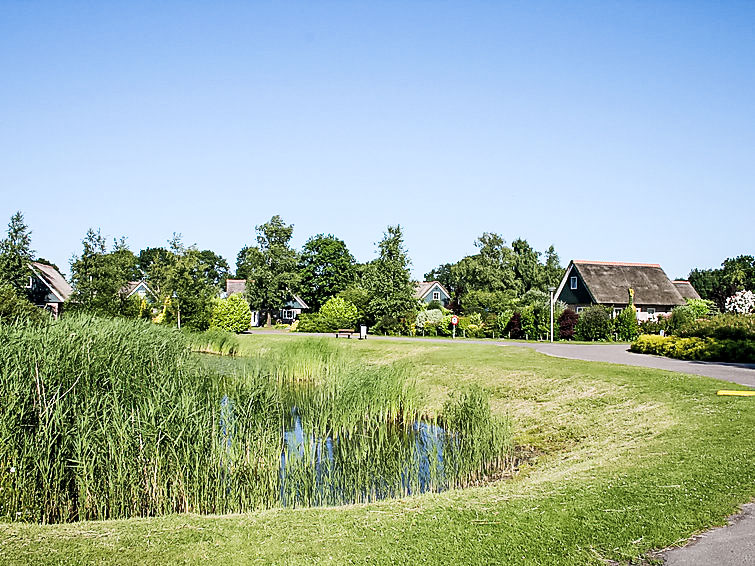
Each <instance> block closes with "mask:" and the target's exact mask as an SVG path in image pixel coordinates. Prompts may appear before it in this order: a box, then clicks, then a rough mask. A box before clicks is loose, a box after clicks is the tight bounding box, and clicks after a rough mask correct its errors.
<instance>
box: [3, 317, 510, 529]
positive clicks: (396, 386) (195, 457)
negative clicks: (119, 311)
mask: <svg viewBox="0 0 755 566" xmlns="http://www.w3.org/2000/svg"><path fill="white" fill-rule="evenodd" d="M189 340H190V339H189V338H187V336H186V335H185V334H183V333H181V332H178V331H176V330H173V329H170V328H164V327H160V326H156V325H150V324H148V323H142V322H138V321H128V320H102V319H94V318H83V317H69V318H63V319H61V320H59V321H57V322H55V323H53V324H49V325H46V326H43V327H39V326H36V327H32V326H28V325H24V324H16V325H11V326H5V325H4V326H0V403H2V406H3V410H2V412H0V515H3V516H6V517H9V518H12V519H20V520H26V521H37V522H60V521H74V520H84V519H106V518H123V517H134V516H151V515H160V514H167V513H173V512H195V513H228V512H243V511H247V510H252V509H259V508H266V507H272V506H278V505H281V504H293V505H313V504H323V503H336V502H343V501H369V500H372V499H375V498H378V497H382V496H386V495H388V496H390V495H395V494H398V493H414V492H417V491H422V490H424V489H422V486H421V484H422V483H423V482H424V483H425V484H426V483H427V482H428V481H430V483H431V484H432V485H430V486H429V488H428V489H444V488H446V487H450V486H458V485H464V484H465V482H466V481H473V480H474V477H475V474H477V473H480V470H483V469H486V467H489V466H491V465H495V466H500V465H505V464H506V463H507V462H510V436H509V437H506V436H505V434H503V433H501V432H500V429H498V428H495V427H493V428H495V431H498V432H491V431H492V430H493V429H492V428H491V426H493V425H492V424H491V423H493V422H494V421H493V420H492V419H490V418H489V409H488V411H487V413H486V412H485V410H484V407H483V408H482V409H480V410H478V409H477V408H475V407H477V405H475V403H477V404H481V406H482V405H484V406H485V407H486V406H487V401H486V400H485V399H483V397H481V396H480V395H477V397H475V398H474V399H472V400H471V401H470V400H469V399H467V400H466V401H464V403H462V404H461V405H459V406H460V407H467V406H468V407H472V408H471V409H469V410H466V412H464V411H462V410H461V409H459V410H456V412H454V411H453V410H452V409H450V408H449V415H450V416H449V417H448V423H447V426H453V427H455V430H457V431H458V433H452V432H448V433H447V434H450V435H456V436H452V437H453V438H455V439H456V440H453V442H452V444H451V446H453V448H451V449H450V450H449V451H448V454H445V453H444V460H443V466H445V468H444V475H443V476H442V477H441V476H440V475H439V473H440V472H439V469H438V470H435V471H431V472H428V473H424V474H423V475H422V476H421V477H420V476H419V475H418V474H416V473H415V472H412V471H407V469H409V468H411V466H410V465H409V464H407V457H406V454H409V458H411V457H412V454H414V451H415V449H416V445H417V443H416V440H412V439H411V435H407V434H404V435H400V434H394V432H395V430H393V429H396V428H400V429H402V430H403V431H405V432H410V431H411V429H412V428H413V427H416V426H417V422H418V420H419V411H418V407H419V403H418V396H417V390H416V387H415V384H414V381H413V379H412V378H411V368H409V367H407V366H403V365H383V366H380V367H365V366H363V365H360V364H358V363H357V362H356V360H354V359H352V358H350V357H349V356H347V355H346V353H345V352H344V351H343V350H342V349H340V347H337V346H334V345H333V344H332V343H329V342H327V341H325V340H305V341H298V340H297V341H296V345H287V346H284V347H282V348H279V349H275V348H273V349H272V350H270V351H268V352H267V353H265V354H261V355H257V356H252V357H250V358H220V357H217V358H216V357H208V358H203V359H200V358H199V357H198V356H196V355H195V354H192V353H191V352H190V342H189ZM465 399H466V398H465ZM465 403H466V404H465ZM292 407H296V412H297V415H298V418H299V419H300V424H301V428H302V431H305V432H303V433H302V434H301V435H300V436H301V441H300V442H299V443H298V446H297V447H296V454H293V453H291V452H290V451H289V453H288V456H287V457H286V454H287V453H286V447H285V443H284V439H285V438H286V434H287V432H286V431H290V430H291V424H292V423H291V418H292V412H291V411H292ZM449 407H450V406H449ZM476 411H477V412H476ZM480 415H482V418H481V417H480ZM486 419H487V420H486ZM441 420H442V419H441ZM443 424H446V423H443ZM423 426H424V425H423ZM427 426H435V424H433V423H430V425H427ZM496 426H497V425H496ZM465 427H466V428H465ZM481 430H482V432H481ZM465 443H468V444H470V446H471V447H472V448H471V451H470V454H472V456H470V458H471V460H469V461H467V460H465V459H464V457H463V455H462V453H460V454H459V455H458V456H456V455H454V454H453V453H452V452H453V451H455V450H456V447H462V446H464V447H466V444H465ZM323 447H325V449H327V450H330V451H331V452H332V456H329V457H327V458H325V459H323V458H322V455H323V450H324V448H323ZM464 450H466V448H464ZM464 450H462V452H463V451H464ZM318 451H319V452H318ZM318 454H319V456H318ZM397 454H402V455H403V456H402V458H403V460H402V459H401V458H397V457H395V456H396V455H397ZM430 460H431V461H432V458H431V459H430ZM457 460H458V461H457ZM435 461H439V460H438V458H435ZM445 470H450V471H451V475H448V473H447V472H446V471H445ZM413 473H415V475H417V478H416V479H411V478H410V477H409V476H411V474H413ZM433 473H435V474H436V476H437V480H428V478H431V477H432V474H433ZM428 474H429V475H428ZM408 477H409V479H406V478H408ZM376 478H378V479H377V480H376ZM433 481H435V483H433ZM336 495H337V496H338V497H337V498H336ZM336 499H338V501H336Z"/></svg>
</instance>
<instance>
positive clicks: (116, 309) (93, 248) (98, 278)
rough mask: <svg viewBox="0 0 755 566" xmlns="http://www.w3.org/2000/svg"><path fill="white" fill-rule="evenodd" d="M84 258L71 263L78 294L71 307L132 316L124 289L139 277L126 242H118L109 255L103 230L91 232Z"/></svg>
mask: <svg viewBox="0 0 755 566" xmlns="http://www.w3.org/2000/svg"><path fill="white" fill-rule="evenodd" d="M82 245H83V249H82V252H81V255H80V256H74V257H73V258H72V259H71V282H72V286H73V289H74V294H73V296H72V297H71V299H70V301H71V303H72V305H71V306H74V307H75V308H76V309H79V310H84V311H88V312H95V313H98V314H102V315H108V316H116V315H122V314H127V313H129V312H131V309H130V307H129V305H127V304H126V302H125V301H126V299H125V297H123V296H122V295H121V292H120V291H121V289H122V288H123V287H124V285H126V283H128V282H129V281H131V280H133V279H134V278H135V276H137V275H138V271H137V268H136V264H137V261H136V257H135V256H134V254H133V253H132V252H131V251H130V250H129V249H128V246H127V245H126V240H125V238H121V239H120V240H117V241H115V242H114V245H113V251H112V252H111V253H108V252H107V248H106V245H105V238H103V237H102V234H101V233H100V231H99V230H97V232H95V231H94V230H93V229H92V228H90V229H89V230H87V233H86V236H84V239H83V240H82Z"/></svg>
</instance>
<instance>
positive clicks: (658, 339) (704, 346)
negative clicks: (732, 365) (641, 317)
mask: <svg viewBox="0 0 755 566" xmlns="http://www.w3.org/2000/svg"><path fill="white" fill-rule="evenodd" d="M630 349H631V350H632V351H633V352H637V353H640V354H655V355H658V356H667V357H670V358H678V359H681V360H705V361H724V362H745V363H752V362H755V342H753V341H751V340H731V339H718V338H700V337H697V336H693V337H681V336H656V335H646V334H643V335H642V336H640V337H639V338H637V340H636V341H635V342H634V343H633V344H632V346H631V347H630Z"/></svg>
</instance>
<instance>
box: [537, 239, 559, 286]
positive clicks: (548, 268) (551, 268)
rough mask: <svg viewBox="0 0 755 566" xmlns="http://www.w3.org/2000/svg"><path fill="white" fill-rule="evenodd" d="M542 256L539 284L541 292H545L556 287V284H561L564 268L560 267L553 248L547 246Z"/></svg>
mask: <svg viewBox="0 0 755 566" xmlns="http://www.w3.org/2000/svg"><path fill="white" fill-rule="evenodd" d="M544 255H545V263H543V264H542V265H541V267H540V282H541V290H542V291H547V290H548V287H558V284H559V283H561V278H562V277H563V276H564V268H563V267H561V260H560V259H559V257H558V254H557V253H556V248H554V247H553V246H549V247H548V249H547V250H545V254H544Z"/></svg>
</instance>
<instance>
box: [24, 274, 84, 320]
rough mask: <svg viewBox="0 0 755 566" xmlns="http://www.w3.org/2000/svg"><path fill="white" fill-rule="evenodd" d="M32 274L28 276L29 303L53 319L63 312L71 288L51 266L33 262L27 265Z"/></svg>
mask: <svg viewBox="0 0 755 566" xmlns="http://www.w3.org/2000/svg"><path fill="white" fill-rule="evenodd" d="M29 269H31V272H32V274H31V275H30V276H29V284H28V285H27V286H26V287H27V289H28V290H29V296H30V297H31V301H32V302H33V303H34V304H35V305H37V306H38V307H42V308H45V309H47V310H49V311H50V312H51V313H52V314H53V315H54V316H55V317H57V316H59V315H60V313H61V312H62V311H63V303H65V302H66V301H67V300H68V299H69V298H70V297H71V295H73V288H72V287H71V286H70V285H69V284H68V281H66V280H65V278H64V277H63V276H62V275H61V274H60V272H59V271H58V270H57V269H55V268H54V267H53V266H52V265H47V264H46V263H39V262H38V261H33V262H31V263H30V264H29Z"/></svg>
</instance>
